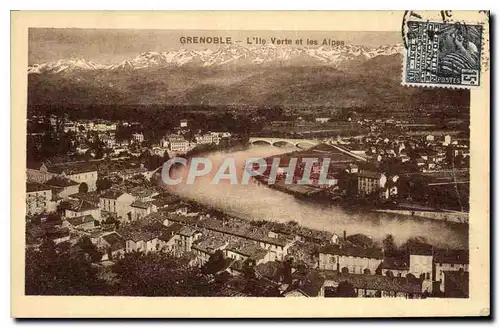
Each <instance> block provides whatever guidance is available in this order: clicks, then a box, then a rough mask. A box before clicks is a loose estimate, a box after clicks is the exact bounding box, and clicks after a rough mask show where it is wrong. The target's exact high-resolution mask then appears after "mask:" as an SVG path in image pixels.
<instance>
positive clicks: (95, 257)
mask: <svg viewBox="0 0 500 328" xmlns="http://www.w3.org/2000/svg"><path fill="white" fill-rule="evenodd" d="M78 245H79V246H80V247H81V249H82V250H83V252H84V253H85V254H87V256H88V257H89V259H90V260H91V261H92V262H99V261H100V260H101V259H102V254H101V252H99V251H98V250H97V247H96V246H95V245H94V244H93V243H92V241H91V240H90V238H89V237H88V236H84V237H82V238H81V239H80V241H79V242H78Z"/></svg>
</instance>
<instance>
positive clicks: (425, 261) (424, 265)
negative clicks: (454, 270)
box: [408, 243, 434, 280]
mask: <svg viewBox="0 0 500 328" xmlns="http://www.w3.org/2000/svg"><path fill="white" fill-rule="evenodd" d="M408 253H409V255H410V267H409V273H411V274H412V275H414V276H415V277H417V278H423V279H426V280H430V279H432V271H433V266H434V265H433V248H432V246H431V245H428V244H424V243H412V244H410V245H409V246H408Z"/></svg>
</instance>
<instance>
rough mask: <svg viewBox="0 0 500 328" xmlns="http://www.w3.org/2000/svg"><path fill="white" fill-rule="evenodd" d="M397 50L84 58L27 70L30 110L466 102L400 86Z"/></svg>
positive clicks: (450, 94) (232, 48)
mask: <svg viewBox="0 0 500 328" xmlns="http://www.w3.org/2000/svg"><path fill="white" fill-rule="evenodd" d="M402 59H403V58H402V46H401V45H392V46H380V47H376V48H369V47H364V46H355V45H339V46H334V47H329V46H328V47H327V46H321V47H314V48H313V47H311V48H305V47H304V48H298V47H287V46H276V45H270V44H266V45H262V46H250V47H244V46H240V45H237V44H232V45H227V46H221V47H219V48H216V49H205V50H185V49H182V50H178V51H174V50H172V51H167V52H145V53H142V54H139V55H137V56H136V57H134V58H131V59H128V60H123V61H121V62H118V63H112V64H103V63H97V62H94V61H89V60H85V59H83V58H69V59H61V60H58V61H54V62H48V63H39V64H32V65H30V66H29V67H28V104H29V105H53V104H64V105H67V106H70V105H95V104H103V105H117V104H141V105H142V104H166V105H172V104H175V105H178V104H182V105H190V104H193V105H200V104H202V105H214V106H216V105H222V104H242V105H245V104H246V105H294V106H303V105H307V106H315V105H317V106H332V107H359V106H376V107H380V106H387V105H398V106H400V105H403V106H404V105H406V104H410V105H415V104H417V105H418V104H420V103H427V102H429V101H434V102H435V99H436V98H435V97H436V96H438V97H439V98H440V99H441V102H443V103H444V104H448V103H452V104H455V103H458V104H462V103H466V102H467V101H468V98H467V97H465V98H464V92H457V91H455V90H444V89H443V90H430V91H429V90H426V89H423V88H408V87H403V86H401V83H400V81H401V69H402Z"/></svg>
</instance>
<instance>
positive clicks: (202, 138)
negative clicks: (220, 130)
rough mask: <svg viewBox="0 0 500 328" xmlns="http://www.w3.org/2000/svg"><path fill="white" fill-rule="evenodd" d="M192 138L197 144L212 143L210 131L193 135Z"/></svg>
mask: <svg viewBox="0 0 500 328" xmlns="http://www.w3.org/2000/svg"><path fill="white" fill-rule="evenodd" d="M194 139H195V141H196V143H197V144H198V145H206V144H211V143H214V142H213V137H212V134H210V133H206V134H202V135H196V136H195V137H194Z"/></svg>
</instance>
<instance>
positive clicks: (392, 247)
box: [382, 234, 397, 257]
mask: <svg viewBox="0 0 500 328" xmlns="http://www.w3.org/2000/svg"><path fill="white" fill-rule="evenodd" d="M382 243H383V245H384V255H385V256H389V257H390V256H394V255H395V252H396V249H397V248H396V244H395V243H394V237H393V236H392V235H391V234H388V235H387V236H385V238H384V240H383V241H382Z"/></svg>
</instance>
